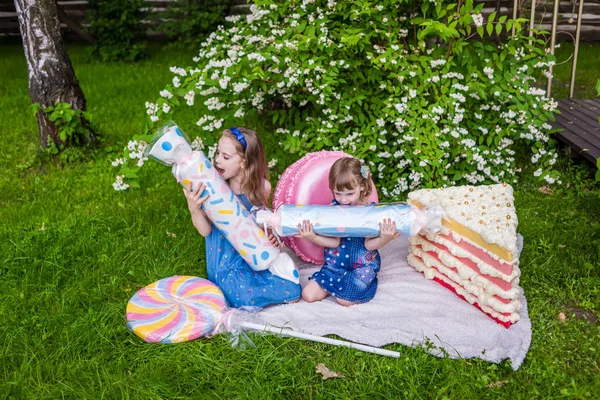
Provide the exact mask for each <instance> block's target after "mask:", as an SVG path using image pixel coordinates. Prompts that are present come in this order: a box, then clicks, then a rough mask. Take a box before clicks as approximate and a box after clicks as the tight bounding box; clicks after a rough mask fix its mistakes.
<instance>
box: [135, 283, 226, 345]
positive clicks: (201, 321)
mask: <svg viewBox="0 0 600 400" xmlns="http://www.w3.org/2000/svg"><path fill="white" fill-rule="evenodd" d="M224 306H225V297H223V292H221V290H220V289H219V288H218V287H217V286H215V285H214V284H213V283H212V282H210V281H208V280H206V279H202V278H196V277H193V276H172V277H170V278H165V279H161V280H160V281H157V282H154V283H153V284H151V285H148V286H146V287H145V288H143V289H141V290H139V291H138V292H137V293H136V294H135V295H133V297H132V298H131V300H129V303H128V304H127V326H128V327H129V329H130V330H131V331H132V332H133V333H135V334H136V335H137V336H138V337H140V338H141V339H143V340H145V341H146V342H150V343H180V342H187V341H188V340H194V339H197V338H199V337H201V336H205V335H207V334H209V333H211V332H212V331H213V330H214V329H215V326H216V325H215V324H216V322H217V320H218V319H219V315H220V313H221V310H222V309H223V307H224Z"/></svg>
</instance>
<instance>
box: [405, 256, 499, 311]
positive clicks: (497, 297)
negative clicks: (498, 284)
mask: <svg viewBox="0 0 600 400" xmlns="http://www.w3.org/2000/svg"><path fill="white" fill-rule="evenodd" d="M416 247H419V248H421V246H416ZM421 250H423V249H422V248H421ZM423 251H424V250H423ZM426 253H427V254H429V255H430V256H431V257H433V258H435V259H436V260H437V262H439V263H440V264H441V265H444V266H445V267H446V268H448V269H450V270H452V271H453V272H455V273H457V274H458V271H457V270H456V268H451V267H450V266H448V265H445V264H444V263H443V262H442V260H440V258H439V257H438V254H437V253H436V252H435V251H427V252H426ZM414 256H415V257H418V258H420V257H419V256H418V255H416V254H414ZM461 260H463V259H461ZM476 267H477V266H476ZM432 268H434V269H435V270H436V271H438V272H439V273H440V274H442V275H444V276H447V275H446V274H444V273H443V272H442V271H440V270H439V269H437V268H436V267H435V266H433V267H432ZM477 271H479V270H477ZM481 276H483V277H484V278H486V279H489V278H491V277H488V276H486V275H481ZM447 277H448V279H452V278H450V277H449V276H447ZM496 279H497V278H496ZM509 289H510V285H509ZM505 290H507V289H505ZM494 298H495V299H497V300H499V301H501V302H502V303H504V304H508V303H510V300H509V299H504V298H502V297H499V296H498V295H494ZM509 315H510V314H509Z"/></svg>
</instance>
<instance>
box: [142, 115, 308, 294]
mask: <svg viewBox="0 0 600 400" xmlns="http://www.w3.org/2000/svg"><path fill="white" fill-rule="evenodd" d="M148 148H149V149H150V150H149V151H148V155H149V156H151V157H152V158H154V159H156V160H157V161H159V162H161V163H162V164H164V165H169V166H170V165H172V166H173V175H174V176H175V178H176V179H177V182H179V183H180V184H181V185H182V186H184V187H188V186H189V184H190V182H191V183H192V188H194V189H195V188H196V187H197V185H198V184H199V183H200V182H203V183H204V184H205V185H206V190H205V192H204V193H202V195H203V196H205V195H206V194H210V196H209V197H208V199H207V200H206V201H205V202H204V203H203V204H202V210H204V212H205V213H206V215H207V216H208V218H209V219H210V220H211V221H212V222H213V224H214V225H215V226H216V227H217V228H218V229H219V230H220V231H221V232H222V233H223V235H224V236H225V237H226V238H227V240H228V241H229V242H230V243H231V244H232V245H233V247H234V248H235V249H236V250H237V251H238V252H239V253H240V255H241V256H242V258H243V259H244V260H245V261H246V262H247V263H248V265H249V266H250V267H251V268H252V269H253V270H255V271H262V270H265V269H268V270H269V271H271V273H272V274H273V275H276V276H279V277H281V278H282V279H286V280H289V281H292V282H294V283H298V282H299V274H298V271H297V270H296V267H295V265H294V262H293V260H292V259H291V257H290V256H289V255H288V254H286V253H283V252H280V251H279V249H278V248H276V247H274V246H273V245H272V244H271V243H270V242H269V240H268V238H267V235H266V234H265V232H264V231H263V230H262V229H261V228H260V227H259V226H258V225H257V224H256V221H255V218H254V216H253V215H252V214H251V213H250V212H248V210H246V208H245V207H244V205H243V204H242V203H241V202H240V201H239V200H238V198H237V196H236V195H235V194H234V193H233V191H232V190H231V189H230V188H229V186H228V185H227V182H225V180H224V179H223V178H222V177H221V176H220V175H219V173H218V172H217V170H216V168H214V167H213V165H212V163H211V162H210V160H208V158H207V157H206V156H205V155H204V153H202V152H201V151H193V150H192V148H191V146H190V144H189V141H188V139H187V137H186V136H185V135H184V133H183V132H182V131H181V129H180V128H179V127H178V126H177V125H175V124H174V123H173V122H168V123H167V124H165V125H164V126H162V127H161V128H159V131H158V132H157V134H156V135H155V138H154V140H153V143H152V144H151V146H148Z"/></svg>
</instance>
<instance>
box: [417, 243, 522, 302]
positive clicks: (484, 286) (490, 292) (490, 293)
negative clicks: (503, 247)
mask: <svg viewBox="0 0 600 400" xmlns="http://www.w3.org/2000/svg"><path fill="white" fill-rule="evenodd" d="M410 253H411V255H415V256H417V257H419V258H420V259H421V260H422V261H423V263H424V264H425V265H426V266H427V267H429V268H435V269H437V270H438V271H439V272H440V273H441V274H443V275H445V276H446V277H448V278H450V279H451V280H452V281H454V282H455V283H456V284H458V285H460V286H461V287H462V288H464V289H465V290H466V291H467V292H469V293H471V294H472V295H474V296H476V297H477V303H478V304H479V305H480V306H482V305H485V306H490V307H491V308H493V309H494V310H496V311H498V312H501V313H513V312H516V311H519V310H520V309H521V301H520V300H519V293H520V290H519V287H518V286H517V287H513V288H511V290H510V291H509V292H504V291H503V290H502V289H500V288H499V287H498V286H496V285H494V284H491V282H490V281H488V280H487V279H485V278H483V277H482V276H481V275H479V274H476V273H475V272H474V271H473V270H472V269H471V268H469V267H467V266H466V265H463V268H461V269H460V270H459V271H461V272H462V276H461V272H459V273H456V272H454V271H453V270H451V269H450V268H448V266H446V265H444V264H442V263H440V262H439V261H438V260H437V259H436V258H435V257H432V256H430V255H429V254H427V253H426V252H425V251H423V250H422V249H420V248H419V247H411V249H410ZM446 254H447V253H446ZM448 256H449V257H452V256H450V255H449V254H448ZM457 269H458V268H457ZM467 269H468V270H470V271H471V273H469V272H468V271H466V270H467ZM425 276H426V277H427V275H425ZM428 279H429V278H428ZM500 292H503V294H504V293H506V295H507V296H510V297H509V298H508V299H509V300H510V302H509V303H504V302H502V301H500V300H499V299H497V298H496V297H494V296H495V295H499V294H500ZM503 298H506V297H503Z"/></svg>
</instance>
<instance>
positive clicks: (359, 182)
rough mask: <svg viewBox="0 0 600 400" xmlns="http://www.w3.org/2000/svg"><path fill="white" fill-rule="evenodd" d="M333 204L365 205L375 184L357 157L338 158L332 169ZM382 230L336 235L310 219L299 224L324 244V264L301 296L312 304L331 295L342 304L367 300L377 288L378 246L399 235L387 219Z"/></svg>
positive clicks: (302, 231) (307, 235)
mask: <svg viewBox="0 0 600 400" xmlns="http://www.w3.org/2000/svg"><path fill="white" fill-rule="evenodd" d="M329 189H331V192H332V193H333V197H334V200H333V203H332V204H333V205H352V206H358V205H366V204H368V201H367V198H368V197H369V195H370V194H371V191H372V186H371V179H370V176H369V170H368V168H367V167H366V166H361V163H360V161H359V160H357V159H356V158H351V157H345V158H341V159H339V160H337V161H336V162H335V163H334V164H333V166H332V167H331V170H330V171H329ZM379 229H380V233H379V236H378V237H373V238H335V237H326V236H319V235H317V234H316V233H314V232H313V228H312V224H311V223H310V221H303V222H302V224H299V225H298V230H299V232H300V235H299V236H300V237H302V238H304V239H307V240H309V241H311V242H313V243H315V244H317V245H319V246H323V247H325V263H324V264H323V267H321V269H320V270H319V271H318V272H316V273H314V274H313V276H311V277H310V278H309V279H310V281H309V282H308V284H307V285H306V286H305V287H304V289H303V290H302V298H303V299H304V300H305V301H307V302H309V303H312V302H314V301H320V300H323V299H324V298H325V297H327V296H329V295H331V296H333V297H335V299H336V300H337V302H338V303H339V304H341V305H343V306H351V305H354V304H358V303H366V302H368V301H369V300H371V299H372V298H373V297H374V296H375V292H376V291H377V273H378V272H379V269H380V266H381V258H380V256H379V252H378V251H377V249H380V248H382V247H383V246H385V245H386V244H387V243H389V242H390V241H391V240H393V239H395V238H397V237H398V236H400V233H396V223H395V222H392V221H391V220H390V219H384V220H383V221H382V222H381V223H380V224H379Z"/></svg>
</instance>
